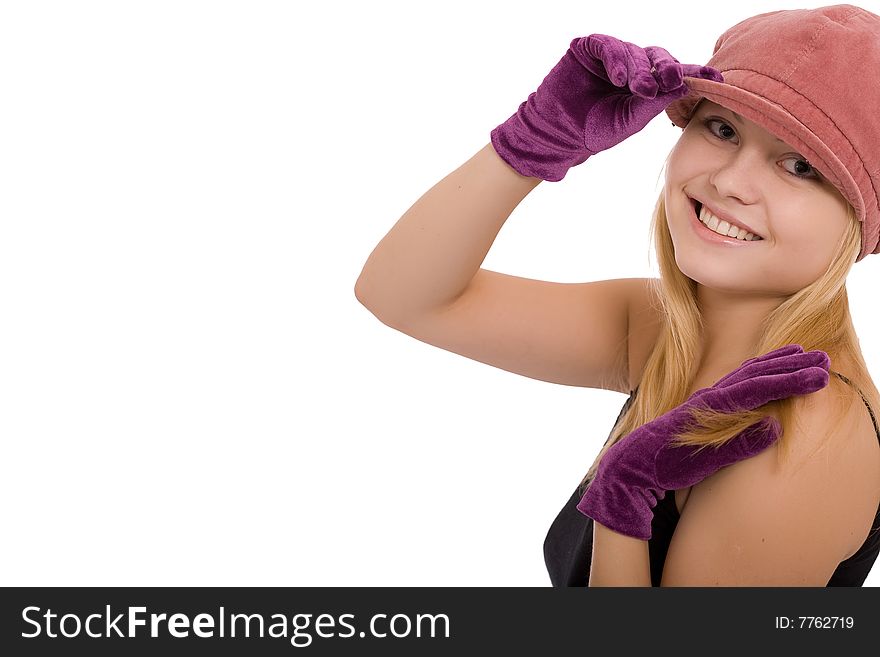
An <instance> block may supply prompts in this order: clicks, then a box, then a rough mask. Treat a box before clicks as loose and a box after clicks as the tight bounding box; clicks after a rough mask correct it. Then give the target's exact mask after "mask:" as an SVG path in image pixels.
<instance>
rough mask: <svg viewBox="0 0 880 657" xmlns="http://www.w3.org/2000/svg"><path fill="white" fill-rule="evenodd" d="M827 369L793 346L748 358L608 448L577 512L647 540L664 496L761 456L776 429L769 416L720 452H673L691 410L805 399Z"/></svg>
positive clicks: (824, 358) (821, 359) (822, 357)
mask: <svg viewBox="0 0 880 657" xmlns="http://www.w3.org/2000/svg"><path fill="white" fill-rule="evenodd" d="M830 364H831V361H830V359H829V358H828V354H826V353H825V352H824V351H809V352H806V353H804V350H803V347H801V346H800V345H797V344H792V345H787V346H785V347H782V348H780V349H776V350H774V351H770V352H768V353H766V354H764V355H763V356H758V357H757V358H750V359H749V360H747V361H745V362H744V363H743V364H742V365H740V366H739V367H738V368H737V369H735V370H734V371H733V372H731V373H730V374H728V375H726V376H725V377H724V378H722V379H720V380H719V381H718V382H717V383H715V384H714V385H713V386H711V387H709V388H702V389H701V390H697V391H696V392H695V393H694V394H692V395H691V396H690V397H688V399H687V400H685V402H684V403H682V404H681V405H680V406H677V407H676V408H673V409H672V410H670V411H668V412H667V413H664V414H663V415H661V416H660V417H658V418H657V419H655V420H652V421H651V422H648V423H646V424H644V425H642V426H641V427H639V428H638V429H636V430H635V431H633V432H632V433H630V434H629V435H628V436H626V437H625V438H623V439H621V440H620V441H618V442H616V443H615V444H614V445H612V446H611V447H610V448H609V449H608V451H607V452H606V453H605V456H603V457H602V460H601V461H600V462H599V467H598V469H597V470H596V476H595V477H594V479H593V481H592V482H591V483H590V486H589V488H587V491H586V492H585V493H584V496H583V497H582V498H581V501H580V502H579V503H578V505H577V509H578V511H580V512H581V513H583V514H584V515H586V516H589V517H590V518H592V519H593V520H595V521H596V522H599V523H601V524H603V525H605V526H606V527H608V528H610V529H613V530H614V531H616V532H618V533H620V534H626V535H627V536H632V537H634V538H640V539H642V540H645V541H647V540H648V539H650V538H651V521H652V519H653V517H654V514H653V511H652V509H653V508H654V507H655V506H656V505H657V502H659V501H660V500H662V499H663V497H664V496H665V495H666V491H670V490H677V489H679V488H686V487H687V486H693V485H694V484H696V483H698V482H700V481H702V480H703V479H705V478H706V477H708V476H709V475H711V474H714V473H715V472H717V471H718V470H720V469H721V468H723V467H725V466H727V465H730V464H731V463H735V462H737V461H742V460H744V459H747V458H751V457H752V456H754V455H756V454H758V453H760V452H762V451H764V450H765V449H766V448H767V447H769V446H770V445H772V444H773V443H774V442H775V441H776V439H777V438H778V437H779V433H780V430H781V426H780V424H779V422H778V421H776V420H775V419H774V418H772V417H767V418H764V419H763V420H761V421H760V422H757V423H755V424H753V425H752V426H750V427H749V428H747V429H746V430H745V431H743V432H742V433H740V434H739V435H738V436H735V437H734V438H732V439H731V440H730V441H729V442H727V443H725V444H724V445H722V446H721V447H719V448H714V447H706V448H704V449H702V450H701V451H700V452H699V453H695V452H696V451H697V449H698V448H697V447H695V446H682V447H674V446H671V445H670V444H669V443H670V441H671V439H672V437H673V434H675V433H678V432H680V431H682V430H683V428H684V424H685V422H687V421H688V420H689V413H688V411H687V409H688V408H690V407H691V406H694V405H699V406H702V407H704V408H705V407H708V408H712V409H715V410H721V411H727V412H732V411H735V410H744V409H750V410H752V409H756V408H758V407H760V406H762V405H764V404H766V403H768V402H771V401H774V400H777V399H786V398H788V397H791V396H792V395H805V394H808V393H811V392H815V391H816V390H821V389H822V388H824V387H825V386H826V385H828V368H829V366H830Z"/></svg>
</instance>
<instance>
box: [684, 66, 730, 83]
mask: <svg viewBox="0 0 880 657" xmlns="http://www.w3.org/2000/svg"><path fill="white" fill-rule="evenodd" d="M681 68H682V75H683V76H684V77H686V78H704V79H706V80H713V81H714V82H724V76H723V75H722V74H721V71H719V70H718V69H717V68H713V67H711V66H701V65H700V64H682V65H681Z"/></svg>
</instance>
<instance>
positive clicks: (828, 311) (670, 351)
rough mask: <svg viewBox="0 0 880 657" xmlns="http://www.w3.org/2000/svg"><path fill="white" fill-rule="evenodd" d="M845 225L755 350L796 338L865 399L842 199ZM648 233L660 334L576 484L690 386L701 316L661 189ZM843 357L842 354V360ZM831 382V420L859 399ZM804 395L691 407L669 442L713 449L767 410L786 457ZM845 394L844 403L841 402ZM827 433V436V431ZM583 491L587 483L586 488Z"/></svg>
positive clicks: (856, 236)
mask: <svg viewBox="0 0 880 657" xmlns="http://www.w3.org/2000/svg"><path fill="white" fill-rule="evenodd" d="M847 208H848V212H847V214H848V218H849V223H848V225H847V230H845V231H844V233H843V236H842V238H841V241H840V243H839V244H838V247H837V250H836V255H835V257H834V259H833V260H832V261H831V264H830V265H829V266H828V269H827V270H826V271H825V272H824V273H823V274H822V275H821V276H820V277H819V278H818V280H816V281H815V282H813V283H811V284H810V285H808V286H806V287H805V288H804V289H802V290H800V291H798V292H796V293H795V294H793V295H791V296H790V297H788V298H787V299H786V300H785V301H784V302H783V303H782V304H780V305H779V307H777V308H776V309H775V310H773V311H772V312H771V313H769V314H768V316H767V317H766V319H765V320H764V322H763V325H762V331H761V336H762V337H761V340H760V342H759V344H758V346H757V352H756V353H754V354H752V356H758V355H761V354H765V353H767V352H769V351H772V350H774V349H778V348H780V347H783V346H785V345H788V344H799V345H801V346H802V347H803V349H804V351H812V350H814V349H819V350H821V351H824V352H826V353H827V354H828V356H829V357H830V359H831V367H830V369H831V371H832V372H834V371H836V370H835V363H841V362H845V363H847V366H848V367H849V368H850V369H849V371H848V372H847V373H846V375H847V378H848V379H850V380H851V381H852V382H853V383H854V384H855V385H856V386H857V387H858V388H859V389H861V390H862V392H863V393H864V394H865V396H866V397H868V398H869V400H870V401H875V402H876V400H877V399H878V392H877V389H876V388H875V387H874V384H873V382H872V380H871V376H870V374H869V372H868V368H867V366H866V365H865V361H864V359H863V357H862V353H861V348H860V346H859V339H858V336H857V335H856V332H855V328H854V327H853V323H852V318H851V317H850V312H849V301H848V298H847V292H846V276H847V274H848V273H849V270H850V268H851V267H852V265H853V264H854V262H855V259H856V258H857V257H858V254H859V250H860V246H861V224H860V223H859V221H858V220H857V218H856V215H855V211H854V210H853V208H852V206H851V205H849V204H847ZM651 233H652V236H653V241H654V247H655V249H656V252H657V254H658V261H659V268H660V278H659V279H654V280H653V283H652V290H653V297H654V299H655V300H656V303H654V304H653V305H654V307H655V308H656V309H657V310H658V311H659V314H660V317H661V333H660V337H659V339H658V340H657V342H656V344H655V346H654V349H653V351H652V352H651V354H650V356H649V358H648V361H647V364H646V365H645V369H644V373H643V375H642V378H641V381H640V382H639V384H638V386H637V388H638V394H637V395H635V397H634V398H632V404H631V405H630V407H629V408H628V409H627V410H626V413H623V414H622V415H621V417H620V418H619V421H618V422H617V424H616V425H615V426H614V428H613V429H612V431H611V435H610V436H609V438H608V441H607V442H606V443H605V445H604V446H603V448H602V450H601V451H600V452H599V455H598V456H597V457H596V460H595V461H594V462H593V464H592V465H591V466H590V469H589V470H588V472H587V474H586V476H585V477H584V479H583V480H582V481H581V486H585V485H587V484H588V483H589V482H590V481H592V479H593V477H594V476H595V473H596V470H597V468H598V466H599V463H600V462H601V460H602V458H603V456H604V455H605V453H606V452H607V451H608V449H609V448H610V447H611V446H612V445H614V444H615V443H616V442H617V441H618V440H620V439H621V438H622V437H625V436H627V435H628V434H629V433H631V432H632V431H633V430H635V429H637V428H638V427H640V426H642V425H643V424H645V423H647V422H650V421H651V420H653V419H655V418H657V417H659V416H660V415H662V414H663V413H666V412H667V411H669V410H671V409H673V408H675V407H676V406H679V405H681V404H682V403H683V402H684V401H685V400H686V399H687V393H688V392H689V390H690V387H691V385H692V384H693V377H694V376H695V375H696V370H697V366H698V363H697V362H696V356H695V354H697V353H698V352H699V347H700V344H701V335H702V328H703V327H702V316H701V313H700V310H699V308H698V306H697V302H696V289H697V286H696V283H695V282H694V281H693V280H692V279H690V278H688V277H687V276H685V275H684V274H683V273H682V272H681V270H680V269H679V268H678V265H677V263H676V261H675V253H674V250H673V244H672V238H671V236H670V233H669V226H668V225H667V221H666V206H665V202H664V195H663V193H662V191H661V194H660V197H659V199H658V200H657V204H656V206H655V209H654V214H653V218H652V221H651ZM841 358H843V360H841ZM828 385H829V386H835V390H836V391H837V393H836V395H835V397H836V399H837V404H836V408H837V412H838V413H839V415H838V416H837V418H836V421H835V422H834V425H839V422H840V420H841V419H842V417H843V416H844V415H845V414H846V413H847V412H848V411H849V410H850V409H851V405H852V404H853V403H855V402H858V403H862V400H861V397H860V396H859V394H858V393H857V392H855V391H854V390H852V389H851V388H850V386H848V385H847V384H845V383H843V382H842V381H840V380H839V379H838V377H837V376H834V375H832V376H830V379H829V383H828ZM803 399H804V396H795V397H791V398H788V399H782V400H778V401H774V402H771V403H768V404H765V405H763V406H761V407H760V408H757V409H754V410H746V411H740V412H736V413H722V412H717V411H712V410H706V409H696V408H695V409H693V410H692V411H691V418H692V423H691V426H690V427H689V428H688V430H687V431H684V432H682V433H680V434H678V435H677V436H675V437H674V438H673V441H672V443H671V444H673V445H691V446H695V447H696V448H697V449H698V450H699V449H705V448H707V447H709V446H713V447H717V446H720V445H722V444H724V443H725V442H727V441H728V440H730V439H732V438H733V437H734V436H737V435H738V434H740V433H741V432H742V431H743V430H745V429H746V428H747V427H749V426H751V425H753V424H755V423H756V422H758V421H760V420H761V419H762V418H765V417H767V416H771V417H774V418H775V419H777V420H778V421H779V422H780V423H781V425H782V433H781V436H780V438H779V440H778V441H777V442H776V444H775V446H776V448H777V450H778V453H777V454H778V455H779V454H781V455H782V458H783V459H787V458H789V456H790V440H787V439H786V437H785V435H786V432H785V428H786V427H788V426H790V425H791V422H792V420H793V418H795V417H796V413H795V411H796V405H797V404H800V403H803ZM844 399H848V400H849V403H848V404H846V405H844V404H843V403H842V402H843V400H844ZM826 439H827V436H826ZM584 490H586V488H584Z"/></svg>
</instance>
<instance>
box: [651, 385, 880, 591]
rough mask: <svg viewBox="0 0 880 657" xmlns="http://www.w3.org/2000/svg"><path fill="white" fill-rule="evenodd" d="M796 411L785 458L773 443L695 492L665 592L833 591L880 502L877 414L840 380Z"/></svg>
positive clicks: (675, 541) (669, 563) (672, 551)
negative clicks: (747, 588) (796, 588)
mask: <svg viewBox="0 0 880 657" xmlns="http://www.w3.org/2000/svg"><path fill="white" fill-rule="evenodd" d="M834 381H837V382H838V383H840V384H841V385H842V386H844V387H845V388H847V389H849V390H850V391H851V392H852V394H853V395H855V400H852V399H851V395H849V394H848V393H843V392H842V391H843V388H841V387H840V386H838V385H836V384H834V383H833V382H834ZM850 401H853V403H852V404H851V405H849V407H848V408H846V405H847V404H849V402H850ZM840 404H844V408H846V412H845V413H844V415H843V416H842V419H841V420H840V421H839V422H838V421H836V420H837V419H838V418H839V417H840V416H839V409H840V408H841V407H840ZM795 408H796V411H795V421H794V422H793V424H794V426H789V427H786V432H787V436H786V439H787V440H788V441H789V442H790V446H791V448H790V452H789V455H788V456H787V457H786V458H785V459H783V458H781V452H780V450H779V449H777V447H778V445H777V446H773V447H770V448H769V449H767V450H765V451H764V452H762V453H760V454H758V455H757V456H754V457H752V458H750V459H746V460H743V461H739V462H737V463H734V464H733V465H731V466H728V467H726V468H722V469H721V470H720V471H718V472H717V473H715V474H713V475H712V476H710V477H707V478H706V479H704V480H703V481H701V482H700V483H698V484H697V485H695V486H694V487H693V488H692V489H691V493H690V496H689V498H688V503H687V505H686V506H685V508H684V509H683V511H682V515H681V518H680V520H679V523H678V526H677V527H676V530H675V533H674V535H673V537H672V541H671V543H670V546H669V551H668V553H667V556H666V565H665V567H664V571H663V578H662V581H661V586H825V585H826V584H827V582H828V580H829V579H830V578H831V575H832V574H833V573H834V570H835V569H836V567H837V565H838V564H839V563H840V562H841V561H843V560H844V559H846V558H847V557H849V556H851V555H852V554H853V553H854V552H855V550H856V549H858V547H859V546H860V545H861V544H862V542H863V541H864V539H865V537H866V536H867V534H868V531H869V530H870V528H871V523H872V522H873V520H874V514H875V513H876V510H877V504H878V502H880V497H878V496H880V487H878V482H880V446H878V441H877V436H876V434H875V432H874V428H873V424H872V422H871V418H870V415H869V413H868V410H867V408H866V407H865V405H864V403H863V402H862V400H861V397H860V396H859V394H858V393H857V392H855V390H852V388H850V387H849V386H846V384H843V383H842V382H840V381H839V380H838V379H837V377H836V376H834V375H832V376H831V380H830V381H829V385H828V386H826V387H825V388H823V389H822V390H819V391H817V392H815V393H812V394H811V395H807V396H804V397H802V398H801V400H800V402H799V403H797V404H795ZM792 555H797V558H796V559H793V558H792Z"/></svg>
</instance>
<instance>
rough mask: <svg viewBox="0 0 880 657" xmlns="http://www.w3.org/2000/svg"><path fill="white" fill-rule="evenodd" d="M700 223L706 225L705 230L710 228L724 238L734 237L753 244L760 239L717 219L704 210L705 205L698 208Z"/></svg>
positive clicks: (743, 229)
mask: <svg viewBox="0 0 880 657" xmlns="http://www.w3.org/2000/svg"><path fill="white" fill-rule="evenodd" d="M700 221H702V222H703V223H704V224H706V227H707V228H710V229H711V230H713V231H715V232H716V233H718V234H719V235H724V236H725V237H735V238H736V239H738V240H743V241H745V242H753V241H755V240H759V239H761V238H760V237H758V236H757V235H753V234H752V233H750V232H749V231H747V230H746V229H745V228H737V227H736V226H733V225H731V224H729V223H727V222H726V221H723V220H720V219H718V217H716V216H715V215H714V214H712V213H711V212H709V211H708V210H707V209H706V206H705V205H704V206H702V207H701V208H700Z"/></svg>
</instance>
